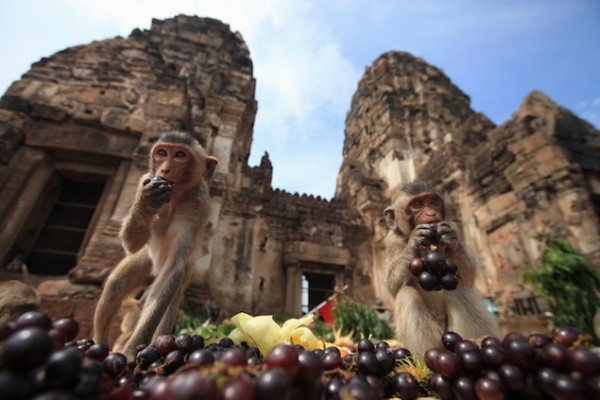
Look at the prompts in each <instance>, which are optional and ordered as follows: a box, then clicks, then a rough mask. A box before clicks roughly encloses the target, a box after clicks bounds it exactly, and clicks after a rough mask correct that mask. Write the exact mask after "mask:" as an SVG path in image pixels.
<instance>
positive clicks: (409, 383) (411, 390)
mask: <svg viewBox="0 0 600 400" xmlns="http://www.w3.org/2000/svg"><path fill="white" fill-rule="evenodd" d="M393 382H394V391H395V392H396V394H397V395H398V397H400V398H401V399H402V400H413V399H416V398H417V397H419V396H420V395H421V386H419V382H417V380H416V379H415V377H414V376H412V375H411V374H410V373H408V372H401V373H399V374H398V375H396V376H394V380H393Z"/></svg>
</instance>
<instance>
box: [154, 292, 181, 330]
mask: <svg viewBox="0 0 600 400" xmlns="http://www.w3.org/2000/svg"><path fill="white" fill-rule="evenodd" d="M184 294H185V288H182V289H181V290H179V291H177V292H176V293H175V296H174V297H173V300H172V301H171V303H170V304H169V306H168V307H167V310H166V311H165V314H164V315H163V317H162V319H161V320H160V323H159V324H158V327H157V328H156V331H155V332H154V335H152V341H154V340H156V338H157V337H158V336H160V335H168V334H171V332H173V328H175V324H176V323H177V318H178V316H179V307H180V306H181V303H182V302H183V297H184Z"/></svg>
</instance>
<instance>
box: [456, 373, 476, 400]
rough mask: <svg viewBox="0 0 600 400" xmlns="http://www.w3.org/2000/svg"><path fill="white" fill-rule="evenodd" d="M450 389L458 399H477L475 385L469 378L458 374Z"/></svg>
mask: <svg viewBox="0 0 600 400" xmlns="http://www.w3.org/2000/svg"><path fill="white" fill-rule="evenodd" d="M452 391H453V392H454V394H455V395H456V397H457V398H458V399H460V400H477V395H476V394H475V385H474V384H473V381H472V380H471V378H468V377H466V376H459V377H458V378H456V380H455V381H454V383H453V384H452Z"/></svg>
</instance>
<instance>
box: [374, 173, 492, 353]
mask: <svg viewBox="0 0 600 400" xmlns="http://www.w3.org/2000/svg"><path fill="white" fill-rule="evenodd" d="M423 194H427V195H434V196H439V194H438V193H436V191H435V190H434V188H433V187H432V186H431V185H430V184H429V183H427V182H424V181H421V180H416V181H413V182H411V183H409V184H407V185H405V186H404V187H403V189H402V192H401V194H400V195H399V196H398V198H397V199H396V200H395V201H394V202H393V204H392V205H391V206H390V207H388V208H387V209H385V211H384V217H385V219H386V223H387V225H388V227H389V228H390V230H389V232H388V234H387V236H386V237H385V247H386V269H385V277H386V286H387V288H388V290H389V292H390V293H391V294H392V296H393V297H394V321H395V329H396V336H397V339H398V340H399V341H400V342H402V343H403V344H404V346H406V347H407V348H408V349H409V350H411V352H413V354H416V355H419V356H423V354H424V353H425V351H426V350H427V349H429V348H433V347H440V346H441V338H442V335H443V333H444V332H446V331H453V332H456V333H458V334H460V335H461V336H462V337H463V338H465V339H467V338H469V339H478V338H482V337H484V336H488V335H490V336H496V337H499V335H500V331H499V328H498V324H497V321H496V319H495V317H494V316H493V315H491V314H490V313H489V311H487V309H486V308H485V306H484V303H483V301H482V298H481V297H480V295H479V293H478V292H477V290H476V289H475V287H474V283H475V277H476V265H475V264H474V263H473V261H472V259H471V257H470V256H469V254H468V252H467V250H466V249H465V248H464V246H463V245H462V243H461V242H460V240H459V238H458V234H457V232H458V229H457V226H456V225H455V224H454V223H452V222H449V221H446V220H445V218H446V217H447V215H446V206H445V204H444V203H443V200H442V204H441V205H440V206H439V209H437V210H433V211H431V212H432V214H436V212H437V214H438V216H437V219H438V221H436V222H437V223H436V224H432V223H431V222H432V221H428V223H419V221H415V220H413V217H414V216H413V215H411V211H410V204H411V201H412V199H415V198H417V197H418V196H421V195H423ZM439 198H440V199H441V196H439ZM432 230H435V231H436V232H435V235H436V236H437V237H438V238H439V242H438V243H437V245H438V251H440V252H443V253H445V254H446V256H447V257H450V258H451V259H452V260H454V261H455V262H456V263H457V265H458V272H457V276H458V278H459V283H458V287H457V288H456V289H455V290H450V291H447V290H440V291H425V290H424V289H422V288H421V287H420V285H419V283H418V280H417V278H416V277H414V276H413V275H412V274H411V273H410V271H409V268H408V265H409V264H410V262H411V261H412V260H413V259H414V258H415V257H419V256H420V255H421V249H422V247H423V246H428V245H429V244H430V243H429V239H430V238H431V237H432Z"/></svg>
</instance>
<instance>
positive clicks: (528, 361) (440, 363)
mask: <svg viewBox="0 0 600 400" xmlns="http://www.w3.org/2000/svg"><path fill="white" fill-rule="evenodd" d="M582 339H584V338H583V336H582V335H580V334H579V332H578V331H577V330H576V329H574V328H572V327H568V326H563V327H559V328H556V329H555V330H554V331H553V332H552V334H551V335H545V334H541V333H535V334H532V335H529V336H525V335H523V334H521V333H518V332H512V333H509V334H507V335H505V336H504V338H502V339H498V338H495V337H486V338H484V339H483V340H482V341H481V344H480V345H478V344H476V343H475V342H473V341H471V340H466V339H462V338H461V337H460V335H458V334H457V333H455V332H445V333H444V334H443V336H442V343H443V346H444V348H443V349H429V350H427V351H426V352H425V356H424V357H425V363H426V364H427V366H428V367H429V368H430V369H431V371H433V373H432V374H431V375H430V376H429V378H428V383H427V386H428V389H429V390H430V392H431V393H432V394H433V395H435V396H436V397H438V398H440V399H442V400H446V399H481V400H497V399H498V400H500V399H515V400H519V399H523V400H525V399H527V400H528V399H555V400H562V399H568V400H579V399H598V398H600V357H599V356H598V354H597V353H595V352H594V351H593V350H591V349H589V348H587V347H586V346H585V343H584V342H585V340H582Z"/></svg>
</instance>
